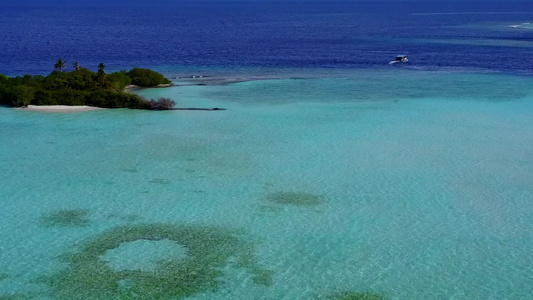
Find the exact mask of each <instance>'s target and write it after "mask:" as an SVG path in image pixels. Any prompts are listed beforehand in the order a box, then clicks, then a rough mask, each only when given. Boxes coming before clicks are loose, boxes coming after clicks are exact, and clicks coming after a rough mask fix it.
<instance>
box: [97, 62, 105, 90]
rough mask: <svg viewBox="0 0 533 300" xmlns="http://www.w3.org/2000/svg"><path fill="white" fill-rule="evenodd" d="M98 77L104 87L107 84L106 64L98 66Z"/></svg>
mask: <svg viewBox="0 0 533 300" xmlns="http://www.w3.org/2000/svg"><path fill="white" fill-rule="evenodd" d="M98 77H101V78H102V85H104V84H105V65H104V63H100V64H98Z"/></svg>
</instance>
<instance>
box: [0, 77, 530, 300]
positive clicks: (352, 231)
mask: <svg viewBox="0 0 533 300" xmlns="http://www.w3.org/2000/svg"><path fill="white" fill-rule="evenodd" d="M317 72H318V71H317ZM320 72H323V73H320V74H319V76H318V75H317V76H315V78H302V79H290V78H286V79H273V80H263V81H250V82H242V83H236V84H230V85H224V86H181V87H175V88H168V89H150V90H142V91H139V93H140V94H141V95H143V96H146V97H160V96H169V97H172V98H174V99H176V100H177V102H178V106H179V107H225V108H227V109H228V110H226V111H216V112H205V111H169V112H149V111H134V110H105V111H93V112H85V113H68V114H56V113H38V112H28V111H21V110H14V109H8V108H1V109H0V116H1V117H0V128H1V129H2V130H1V133H0V141H1V143H0V147H1V148H0V170H2V171H1V173H0V181H1V182H2V184H1V185H0V195H1V202H2V210H0V219H1V220H2V226H1V227H0V240H1V241H2V243H1V245H0V249H1V251H0V296H9V295H15V294H19V295H29V297H30V298H32V299H54V298H55V297H56V296H54V294H47V293H48V292H49V290H50V288H49V286H48V285H47V284H46V283H43V282H42V281H39V280H38V279H39V278H41V277H42V276H46V275H48V276H54V274H56V273H57V272H59V271H61V270H64V269H65V268H68V263H66V262H65V261H62V260H61V259H59V257H60V255H61V254H64V253H67V252H71V251H76V250H79V249H81V248H82V247H83V245H85V244H86V243H87V241H88V239H89V238H91V237H94V236H97V235H99V234H102V233H105V232H107V231H108V230H110V229H112V228H116V227H117V226H129V227H131V226H134V225H136V224H147V223H148V224H151V223H163V224H174V225H191V226H212V227H213V228H223V229H224V230H229V231H231V232H233V234H234V235H235V236H238V237H239V238H240V239H242V240H245V241H247V242H251V243H253V245H254V247H253V255H254V257H255V262H256V264H257V265H258V266H260V267H261V268H263V269H266V270H270V271H271V274H272V280H271V282H270V283H269V284H258V283H257V282H255V281H254V280H252V278H253V274H252V271H250V269H247V268H241V267H236V266H234V265H232V263H231V259H229V262H228V264H227V265H225V266H224V267H223V268H222V270H223V272H222V275H221V276H220V278H219V281H220V284H219V285H218V288H217V289H215V290H212V291H209V290H204V291H201V292H198V293H194V294H192V295H190V297H189V298H191V299H327V298H328V297H329V296H331V295H334V294H336V293H339V292H342V291H347V290H351V291H358V292H376V293H382V294H383V295H385V296H386V297H387V299H530V298H531V297H532V296H533V288H532V286H533V279H532V274H533V258H532V256H531V255H530V249H531V248H532V247H533V234H532V233H531V229H532V228H533V209H532V207H533V206H532V199H533V131H531V128H532V126H533V118H531V115H532V112H533V88H532V86H533V85H531V78H527V77H512V76H504V75H480V74H464V73H454V72H449V73H446V72H438V73H437V72H435V73H431V72H424V73H422V72H411V71H405V72H404V71H401V70H398V72H395V73H391V72H386V71H380V72H360V71H344V73H343V74H336V75H335V76H334V77H330V78H328V77H327V76H325V75H326V74H325V73H326V72H327V71H324V70H322V71H320ZM399 78H401V80H399ZM65 210H74V211H77V212H78V213H79V215H77V217H76V218H73V219H76V220H77V221H78V222H72V220H70V221H71V222H69V220H65V219H69V218H67V217H63V218H62V219H61V218H60V219H61V220H60V221H57V218H56V219H54V218H53V216H56V217H57V212H61V211H65ZM54 214H56V215H54ZM76 220H75V221H76ZM145 242H146V241H145ZM167 242H168V241H166V242H164V241H160V242H158V243H163V244H164V243H167ZM140 244H142V243H139V242H132V243H130V244H129V246H128V245H127V243H123V245H122V246H121V247H123V248H125V249H128V250H127V251H126V250H124V251H122V252H120V251H118V250H114V251H115V252H113V251H110V252H107V254H108V255H113V253H114V255H115V256H121V255H122V256H124V257H122V258H120V257H119V258H118V261H119V262H118V264H122V265H128V263H130V262H131V261H133V260H139V253H137V252H139V251H140V252H142V251H146V257H147V259H146V260H147V262H153V259H150V254H151V253H153V252H154V250H153V248H151V247H153V245H152V246H146V247H145V248H143V246H142V245H140ZM167 244H168V243H167ZM132 245H133V246H132ZM139 245H140V246H139ZM161 245H162V244H161ZM128 247H130V248H128ZM135 247H138V248H135ZM165 247H168V249H172V245H170V246H168V245H166V246H165ZM176 247H180V249H181V250H180V251H181V252H180V251H177V252H180V253H177V254H176V255H178V256H180V255H181V256H180V259H187V258H186V256H187V254H184V253H187V251H186V250H183V247H181V246H176ZM119 248H120V247H119ZM119 248H116V249H119ZM135 249H138V250H135ZM143 249H144V250H143ZM168 251H169V252H171V251H172V250H168ZM117 253H118V254H117ZM128 253H129V254H128ZM156 254H157V255H156ZM189 254H190V253H189ZM128 255H130V256H132V257H127V256H128ZM154 255H155V256H157V259H164V256H165V255H164V254H161V253H155V254H154ZM141 257H142V256H141ZM184 257H185V258H184ZM130 258H131V259H130ZM102 259H105V258H102ZM115 259H117V258H115ZM121 259H122V261H121ZM141 260H142V259H141ZM147 262H145V263H147ZM115 263H116V261H115ZM140 264H142V262H140ZM130 268H134V267H131V264H130ZM1 274H4V275H1ZM1 278H4V279H1ZM120 284H125V285H126V284H127V282H121V283H120ZM37 295H38V296H37Z"/></svg>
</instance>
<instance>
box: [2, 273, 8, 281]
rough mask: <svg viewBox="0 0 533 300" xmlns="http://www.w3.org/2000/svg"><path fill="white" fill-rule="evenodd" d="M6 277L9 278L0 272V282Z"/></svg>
mask: <svg viewBox="0 0 533 300" xmlns="http://www.w3.org/2000/svg"><path fill="white" fill-rule="evenodd" d="M8 277H9V275H7V273H3V272H0V281H2V280H4V279H6V278H8Z"/></svg>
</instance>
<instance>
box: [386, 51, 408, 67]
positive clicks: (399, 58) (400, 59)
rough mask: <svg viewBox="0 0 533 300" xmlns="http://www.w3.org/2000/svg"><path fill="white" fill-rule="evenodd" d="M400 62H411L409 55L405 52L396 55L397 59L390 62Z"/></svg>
mask: <svg viewBox="0 0 533 300" xmlns="http://www.w3.org/2000/svg"><path fill="white" fill-rule="evenodd" d="M399 62H402V63H406V62H409V59H407V55H405V54H402V55H396V59H395V60H393V61H391V62H389V64H391V65H392V64H395V63H399Z"/></svg>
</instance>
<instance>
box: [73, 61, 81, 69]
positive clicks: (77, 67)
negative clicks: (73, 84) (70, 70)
mask: <svg viewBox="0 0 533 300" xmlns="http://www.w3.org/2000/svg"><path fill="white" fill-rule="evenodd" d="M80 69H81V67H80V64H78V62H75V63H74V70H76V71H79V70H80Z"/></svg>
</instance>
